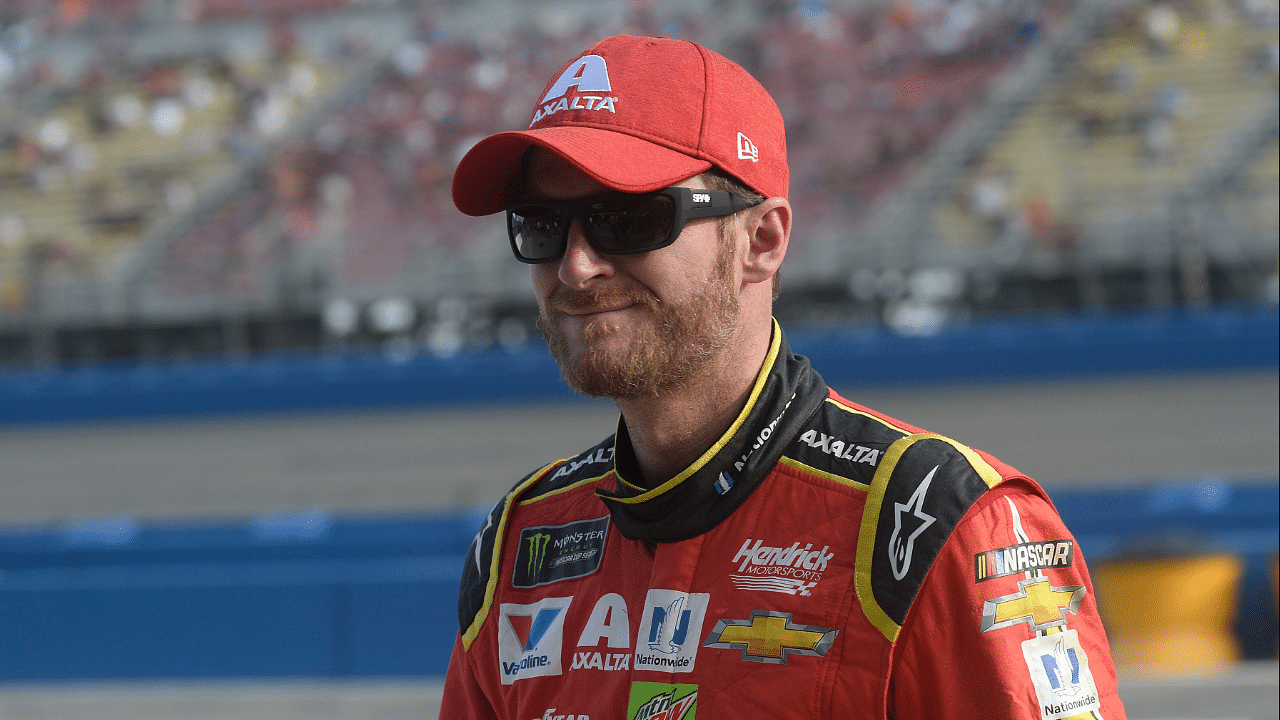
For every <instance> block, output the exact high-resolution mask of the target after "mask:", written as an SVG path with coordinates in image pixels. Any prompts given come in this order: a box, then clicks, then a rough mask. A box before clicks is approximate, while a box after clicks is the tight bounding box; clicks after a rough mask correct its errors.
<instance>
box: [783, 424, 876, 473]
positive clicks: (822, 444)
mask: <svg viewBox="0 0 1280 720" xmlns="http://www.w3.org/2000/svg"><path fill="white" fill-rule="evenodd" d="M800 440H801V441H803V442H804V443H805V444H806V445H808V446H809V447H811V448H813V449H815V450H821V451H822V452H824V453H826V454H828V455H830V456H831V457H833V458H839V459H840V460H848V461H849V462H852V463H866V464H867V465H870V466H872V467H875V466H876V464H877V463H878V462H880V456H881V454H883V452H884V451H883V450H877V449H875V448H869V447H866V446H864V445H858V444H856V443H852V442H846V441H844V440H841V439H839V438H837V437H835V436H833V435H828V434H826V433H821V432H818V431H817V430H806V431H805V433H804V434H803V435H801V436H800Z"/></svg>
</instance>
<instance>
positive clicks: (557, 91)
mask: <svg viewBox="0 0 1280 720" xmlns="http://www.w3.org/2000/svg"><path fill="white" fill-rule="evenodd" d="M570 88H574V89H575V90H576V92H575V93H574V95H573V97H572V98H570V97H568V93H569V89H570ZM612 89H613V86H612V84H610V82H609V68H608V66H607V65H606V64H605V61H604V58H602V57H600V56H599V55H584V56H582V57H580V58H578V59H577V60H575V61H574V62H572V63H570V65H569V67H567V68H565V69H564V72H562V73H560V77H559V78H557V79H556V81H555V83H553V84H552V85H551V89H550V90H547V94H546V95H545V96H544V97H543V98H542V102H540V103H538V109H537V110H535V111H534V113H533V120H531V121H530V122H529V127H533V126H534V125H537V124H538V122H539V121H541V120H544V119H546V118H548V117H550V116H552V115H555V114H556V113H558V112H563V111H566V110H594V111H608V112H611V113H616V112H617V110H616V109H615V108H614V105H615V103H617V102H618V98H617V97H615V96H611V95H604V94H603V93H607V92H609V91H610V90H612Z"/></svg>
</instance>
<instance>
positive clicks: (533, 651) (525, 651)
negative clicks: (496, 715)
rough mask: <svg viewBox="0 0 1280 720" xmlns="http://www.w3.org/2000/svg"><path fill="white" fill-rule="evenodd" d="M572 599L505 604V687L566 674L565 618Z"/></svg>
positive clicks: (501, 661)
mask: <svg viewBox="0 0 1280 720" xmlns="http://www.w3.org/2000/svg"><path fill="white" fill-rule="evenodd" d="M571 602H573V598H572V597H553V598H543V599H542V600H539V601H538V602H536V603H533V604H531V605H517V604H515V603H502V605H501V606H500V608H499V610H500V615H499V618H498V670H499V671H500V673H501V675H502V684H503V685H510V684H512V683H514V682H515V681H517V680H523V679H525V678H531V677H542V676H546V675H560V674H561V673H562V672H563V668H562V665H561V660H560V654H561V649H562V647H563V646H564V618H565V615H566V614H567V613H568V610H569V604H570V603H571Z"/></svg>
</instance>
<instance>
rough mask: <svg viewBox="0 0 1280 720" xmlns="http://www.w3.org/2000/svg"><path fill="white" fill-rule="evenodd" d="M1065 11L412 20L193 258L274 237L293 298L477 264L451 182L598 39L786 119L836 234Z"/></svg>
mask: <svg viewBox="0 0 1280 720" xmlns="http://www.w3.org/2000/svg"><path fill="white" fill-rule="evenodd" d="M1069 8H1070V3H1068V2H1057V3H1042V2H1012V1H1010V2H996V3H984V4H975V3H955V4H942V3H938V4H930V3H895V4H891V5H888V6H885V5H878V4H876V5H869V6H861V5H853V6H841V7H838V8H832V7H828V6H825V5H823V4H821V3H817V2H802V3H798V4H795V5H786V6H782V5H776V4H775V5H771V6H769V7H768V8H766V9H765V10H764V11H762V12H760V13H758V14H756V15H754V22H753V23H752V24H751V25H750V26H749V28H748V29H747V30H746V31H744V32H739V33H737V34H735V35H733V36H731V37H725V36H724V35H723V34H722V33H720V28H719V27H717V26H716V24H715V23H712V22H710V21H708V20H707V19H705V18H704V17H699V16H695V15H685V16H668V17H664V18H658V17H656V16H655V14H654V13H652V12H646V11H645V10H644V9H633V12H631V13H630V14H629V16H628V17H627V19H626V20H625V22H624V23H623V24H622V25H621V26H612V25H606V24H602V23H599V22H593V21H591V20H589V19H588V20H583V19H578V20H577V21H576V22H573V23H566V22H564V20H565V18H563V17H559V18H555V17H553V18H552V19H551V20H548V19H547V16H542V17H540V18H535V19H534V20H531V21H529V22H526V23H520V24H518V25H516V26H515V27H512V28H510V29H504V30H498V29H491V30H488V31H485V32H480V33H474V34H472V33H449V32H447V31H445V30H443V29H442V26H441V25H440V24H438V23H436V22H434V20H435V18H436V17H437V16H436V15H434V14H432V13H420V14H417V15H416V22H415V25H414V33H413V35H412V37H410V38H408V39H406V41H405V42H404V43H403V44H402V45H400V46H399V47H398V48H397V49H396V50H395V51H394V52H392V53H391V54H390V56H389V58H388V60H387V62H386V65H385V67H384V68H383V70H382V72H381V73H380V74H379V75H378V77H377V78H376V79H375V80H374V81H373V82H371V83H369V84H368V85H367V86H366V87H364V88H362V89H361V90H360V92H359V93H358V94H357V95H356V96H354V97H352V98H350V100H349V102H348V104H347V106H346V107H345V108H344V109H343V110H341V111H340V112H337V113H335V114H333V115H332V116H330V117H328V118H327V119H326V120H324V121H323V122H322V123H321V124H320V125H319V126H318V127H317V128H316V129H315V130H314V132H312V133H311V135H310V136H309V137H308V138H306V139H303V140H301V141H299V142H296V143H291V144H289V145H288V146H287V147H285V148H282V149H280V150H279V151H278V152H277V153H276V155H275V156H274V158H273V161H272V168H271V171H270V173H268V177H267V178H265V180H264V182H263V184H262V185H261V186H256V187H253V188H246V194H247V193H258V192H262V191H264V190H265V191H266V192H267V193H268V194H269V197H270V200H269V201H268V202H267V203H265V204H259V205H258V207H259V210H260V214H259V216H258V222H256V223H254V224H253V226H252V227H245V228H240V229H239V230H237V229H235V228H224V229H222V230H216V231H215V230H212V229H205V230H202V231H200V233H197V235H193V238H192V242H196V238H197V236H204V235H210V234H217V235H219V236H222V237H226V236H233V235H235V234H236V233H237V232H240V233H241V234H242V237H257V238H262V237H274V238H276V240H277V241H278V243H280V244H281V246H283V247H284V248H285V252H286V253H287V254H291V255H292V256H293V257H294V263H293V264H294V266H297V265H301V266H302V267H303V268H305V269H306V270H307V272H308V273H309V274H308V276H307V280H306V281H305V282H308V283H309V282H311V281H312V280H315V279H316V278H321V282H328V283H329V285H328V287H329V288H330V289H334V288H335V285H336V286H338V287H342V288H347V289H350V288H353V287H354V288H357V289H358V288H377V287H384V286H394V285H395V284H396V283H403V282H404V281H405V278H406V273H407V272H412V269H413V268H414V267H420V266H421V265H423V264H425V263H441V262H451V261H453V259H456V258H457V257H459V256H465V255H467V254H469V253H470V254H477V253H478V254H488V253H487V251H485V250H478V249H477V246H479V245H490V244H494V243H493V242H492V241H493V237H492V234H493V232H494V230H493V224H492V222H491V221H486V220H479V221H477V220H474V219H471V218H466V217H463V216H461V215H459V214H458V213H457V212H456V211H455V210H454V209H453V207H452V203H451V201H450V199H449V182H450V178H451V174H452V167H453V165H454V164H455V163H456V161H457V159H458V158H459V157H460V156H461V154H462V153H463V152H465V150H466V149H467V148H468V147H470V144H471V143H473V142H475V141H476V140H477V139H479V138H480V137H483V136H485V135H487V134H489V133H492V132H496V131H499V130H503V129H510V128H517V127H522V126H523V125H525V124H527V121H528V113H529V112H530V110H531V108H532V107H533V105H534V102H535V100H536V94H537V93H538V92H539V91H540V90H541V89H542V86H543V85H544V84H545V82H546V80H547V78H548V77H550V75H551V74H552V73H553V72H554V70H555V69H556V68H557V67H558V66H559V65H560V64H561V63H563V62H564V61H565V59H566V58H567V57H568V54H571V53H572V52H573V51H574V50H576V49H580V48H583V47H586V46H587V45H589V44H591V42H593V41H594V40H595V39H598V38H599V37H601V36H603V35H606V34H610V33H615V32H631V33H638V34H662V35H670V36H676V37H686V38H689V39H693V40H697V41H700V42H704V43H707V44H709V45H712V46H716V47H718V49H720V50H721V51H723V52H725V53H726V54H728V55H730V56H731V57H734V58H735V59H736V60H738V61H739V62H740V63H742V64H743V65H744V66H745V67H747V68H748V69H749V70H750V71H751V72H752V73H753V74H755V75H756V76H757V77H759V78H760V79H761V81H762V82H763V83H764V84H765V86H766V87H767V88H769V90H770V91H771V92H772V93H773V94H774V96H775V98H777V100H778V102H779V104H780V106H781V109H782V111H783V114H784V116H785V118H786V121H787V126H788V142H789V146H790V154H791V165H792V167H793V168H795V170H794V172H793V178H792V198H793V202H795V203H796V204H797V206H799V210H800V216H801V217H802V218H804V219H805V221H806V222H807V223H810V224H811V226H814V225H822V224H826V225H839V226H848V225H850V224H852V223H854V222H856V221H857V220H858V219H859V217H861V216H862V215H863V214H864V213H865V212H866V210H867V208H868V207H870V205H871V204H872V203H873V202H874V200H875V199H876V197H878V196H879V195H880V194H881V193H883V192H884V191H885V190H886V189H887V188H889V187H892V186H893V185H894V184H895V183H897V182H899V181H900V180H901V178H902V176H903V173H904V172H905V171H906V169H907V168H909V167H910V166H911V163H912V162H913V161H915V160H917V159H918V158H920V157H922V156H923V155H924V154H925V153H927V152H928V150H929V148H930V146H931V144H932V143H933V142H934V141H936V140H937V138H938V137H939V136H940V135H941V134H942V133H943V132H944V131H945V129H946V128H947V127H948V125H949V124H950V123H951V122H952V121H954V120H955V119H956V118H957V117H958V116H959V115H960V114H961V113H962V112H963V111H964V110H965V109H966V108H968V107H971V106H972V105H973V104H975V103H977V102H979V101H980V100H981V99H982V97H983V96H984V93H985V92H986V90H987V89H988V87H989V84H990V83H991V82H992V80H993V78H994V77H995V76H996V75H997V74H998V73H999V72H1000V71H1001V70H1002V69H1004V68H1006V67H1007V66H1008V65H1009V64H1010V63H1011V62H1014V61H1016V59H1017V58H1018V56H1019V54H1020V53H1021V52H1022V51H1023V50H1024V49H1025V48H1027V47H1028V46H1029V45H1030V44H1031V43H1033V42H1034V41H1035V40H1037V39H1038V38H1039V37H1040V36H1041V35H1042V34H1043V32H1044V29H1045V26H1046V25H1048V24H1050V23H1052V22H1054V21H1056V20H1057V19H1058V18H1059V17H1060V16H1061V15H1062V14H1063V13H1064V12H1066V11H1067V10H1069ZM718 33H719V34H718ZM242 204H243V203H242ZM239 221H240V220H233V219H232V217H231V215H228V216H227V219H226V220H225V222H239ZM798 240H799V244H803V238H798ZM232 244H233V245H234V243H232ZM251 244H252V243H251ZM500 260H501V258H499V261H500Z"/></svg>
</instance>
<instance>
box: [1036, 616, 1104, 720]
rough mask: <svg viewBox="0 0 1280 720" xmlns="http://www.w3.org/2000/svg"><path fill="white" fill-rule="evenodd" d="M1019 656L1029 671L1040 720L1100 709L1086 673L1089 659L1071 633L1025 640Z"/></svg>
mask: <svg viewBox="0 0 1280 720" xmlns="http://www.w3.org/2000/svg"><path fill="white" fill-rule="evenodd" d="M1022 656H1023V658H1024V659H1025V660H1026V661H1027V669H1028V670H1029V671H1030V672H1031V682H1032V684H1033V685H1035V688H1036V698H1037V699H1038V700H1039V701H1040V717H1041V718H1042V720H1059V718H1067V717H1073V716H1076V715H1082V714H1084V713H1087V712H1089V711H1091V710H1097V709H1099V708H1100V707H1102V705H1101V703H1099V702H1098V687H1097V686H1096V685H1094V682H1093V673H1092V672H1090V671H1089V657H1088V656H1087V655H1085V652H1084V648H1082V647H1081V646H1080V635H1079V634H1078V633H1077V632H1076V631H1075V630H1068V631H1066V632H1060V633H1054V634H1052V635H1044V636H1041V637H1036V638H1032V639H1030V640H1027V641H1025V642H1023V643H1022Z"/></svg>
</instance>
